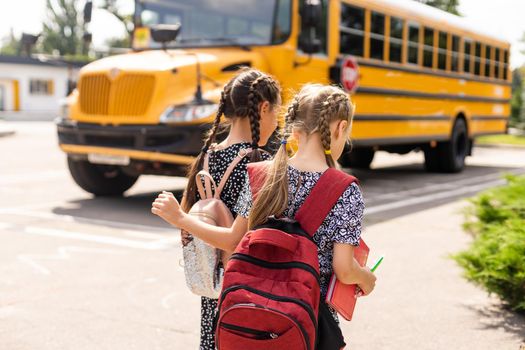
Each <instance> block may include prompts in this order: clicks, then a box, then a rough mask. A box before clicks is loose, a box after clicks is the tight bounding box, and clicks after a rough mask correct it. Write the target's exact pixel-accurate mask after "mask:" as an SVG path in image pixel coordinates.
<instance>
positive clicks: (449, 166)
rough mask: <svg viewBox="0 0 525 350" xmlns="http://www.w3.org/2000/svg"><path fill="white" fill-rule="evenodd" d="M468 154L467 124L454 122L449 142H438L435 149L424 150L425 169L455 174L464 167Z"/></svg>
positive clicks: (458, 121) (461, 120)
mask: <svg viewBox="0 0 525 350" xmlns="http://www.w3.org/2000/svg"><path fill="white" fill-rule="evenodd" d="M468 153H469V139H468V132H467V124H466V123H465V120H464V119H461V118H460V119H458V120H456V123H455V124H454V129H453V130H452V137H451V138H450V141H447V142H440V143H438V145H437V147H435V148H429V149H427V150H425V167H426V169H427V170H428V171H435V172H442V173H457V172H460V171H461V170H463V168H464V167H465V158H466V157H467V154H468Z"/></svg>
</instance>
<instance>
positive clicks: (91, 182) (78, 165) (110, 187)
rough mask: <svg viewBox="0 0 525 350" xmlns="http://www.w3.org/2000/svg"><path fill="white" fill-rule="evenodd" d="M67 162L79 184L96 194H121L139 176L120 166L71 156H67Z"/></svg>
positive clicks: (85, 189)
mask: <svg viewBox="0 0 525 350" xmlns="http://www.w3.org/2000/svg"><path fill="white" fill-rule="evenodd" d="M67 164H68V167H69V172H70V173H71V176H72V177H73V180H75V182H76V183H77V185H79V186H80V187H81V188H82V189H83V190H84V191H87V192H89V193H92V194H94V195H95V196H120V195H122V194H123V193H124V192H125V191H126V190H128V189H130V188H131V186H133V184H135V182H137V179H138V178H139V177H138V176H130V175H127V174H125V173H124V172H123V171H122V170H121V169H120V168H119V167H118V166H105V165H97V164H91V163H89V162H88V161H87V160H75V159H72V158H71V157H67Z"/></svg>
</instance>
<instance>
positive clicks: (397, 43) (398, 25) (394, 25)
mask: <svg viewBox="0 0 525 350" xmlns="http://www.w3.org/2000/svg"><path fill="white" fill-rule="evenodd" d="M404 26H405V23H404V21H403V20H402V19H401V18H397V17H391V18H390V55H389V60H390V62H398V63H401V59H402V56H403V55H402V52H403V28H404Z"/></svg>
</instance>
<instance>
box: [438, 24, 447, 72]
mask: <svg viewBox="0 0 525 350" xmlns="http://www.w3.org/2000/svg"><path fill="white" fill-rule="evenodd" d="M438 69H442V70H445V69H447V33H444V32H439V49H438Z"/></svg>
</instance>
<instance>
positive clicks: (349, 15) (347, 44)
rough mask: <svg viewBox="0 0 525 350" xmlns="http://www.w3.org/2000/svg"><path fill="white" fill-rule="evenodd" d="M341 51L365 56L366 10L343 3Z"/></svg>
mask: <svg viewBox="0 0 525 350" xmlns="http://www.w3.org/2000/svg"><path fill="white" fill-rule="evenodd" d="M339 29H340V31H341V40H340V45H341V53H345V54H349V55H354V56H359V57H363V56H364V51H365V10H364V9H362V8H358V7H354V6H350V5H346V4H342V8H341V27H340V28H339Z"/></svg>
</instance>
